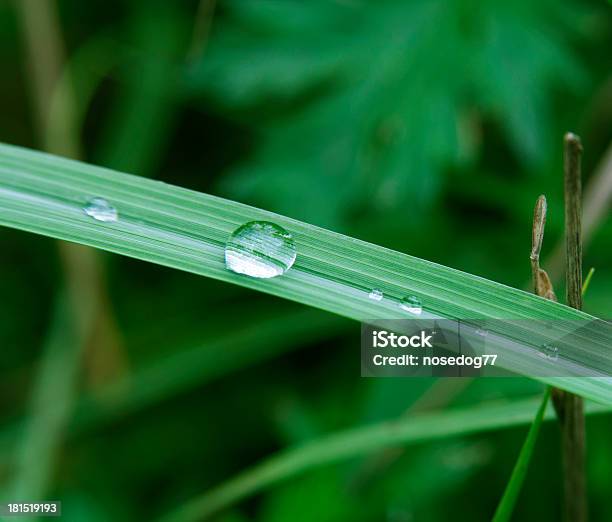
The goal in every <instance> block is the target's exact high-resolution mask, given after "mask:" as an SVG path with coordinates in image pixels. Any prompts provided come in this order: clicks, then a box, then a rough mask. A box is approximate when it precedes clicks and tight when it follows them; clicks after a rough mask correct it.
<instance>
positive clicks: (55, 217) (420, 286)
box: [0, 145, 612, 402]
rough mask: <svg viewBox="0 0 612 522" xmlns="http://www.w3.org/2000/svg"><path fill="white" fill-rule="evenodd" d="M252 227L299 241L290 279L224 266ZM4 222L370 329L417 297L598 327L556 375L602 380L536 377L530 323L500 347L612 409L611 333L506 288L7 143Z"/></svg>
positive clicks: (428, 305)
mask: <svg viewBox="0 0 612 522" xmlns="http://www.w3.org/2000/svg"><path fill="white" fill-rule="evenodd" d="M93 196H101V197H105V198H107V199H108V200H109V201H110V202H111V203H112V204H113V206H115V207H116V208H117V209H118V212H119V215H120V219H118V220H117V221H116V222H107V223H102V222H99V221H96V220H94V219H92V218H90V217H88V216H86V215H85V214H84V212H83V210H82V207H83V205H84V204H85V203H86V202H87V201H88V200H89V199H90V198H91V197H93ZM252 220H267V221H274V222H275V223H277V224H279V225H281V226H283V227H284V228H286V229H287V230H288V231H289V232H290V233H291V234H293V236H294V239H295V242H296V244H297V245H298V256H297V260H296V262H295V265H294V266H293V268H291V270H289V271H288V272H287V273H286V274H285V275H283V276H282V277H279V278H275V279H271V280H262V279H255V278H250V277H246V276H242V275H238V274H235V273H233V272H230V271H228V270H227V269H226V268H225V265H224V245H225V242H226V240H227V238H228V237H229V235H230V234H231V232H232V231H233V230H234V229H235V228H237V227H238V226H240V225H242V224H243V223H245V222H247V221H252ZM0 224H4V225H7V226H12V227H15V228H20V229H22V230H28V231H31V232H36V233H39V234H44V235H48V236H51V237H57V238H61V239H66V240H69V241H75V242H79V243H82V244H85V245H89V246H94V247H98V248H103V249H105V250H109V251H111V252H116V253H120V254H124V255H129V256H131V257H135V258H138V259H142V260H147V261H151V262H155V263H159V264H162V265H165V266H170V267H174V268H178V269H181V270H186V271H189V272H193V273H197V274H201V275H205V276H208V277H212V278H216V279H220V280H223V281H228V282H231V283H234V284H237V285H241V286H245V287H249V288H253V289H256V290H259V291H263V292H267V293H270V294H273V295H277V296H280V297H284V298H287V299H291V300H294V301H298V302H301V303H304V304H307V305H310V306H315V307H318V308H321V309H324V310H328V311H330V312H334V313H336V314H339V315H343V316H346V317H350V318H352V319H356V320H360V321H367V320H372V319H406V317H407V315H406V312H404V311H403V310H402V309H401V308H400V307H399V306H398V303H399V301H400V300H401V298H403V297H404V296H406V295H417V296H418V297H419V298H420V299H421V300H422V302H423V308H424V311H423V313H422V314H421V316H420V318H421V319H428V318H429V319H430V318H441V317H442V318H453V319H462V320H463V319H473V318H480V319H511V318H513V319H533V320H547V321H550V322H551V324H554V325H555V327H556V328H559V322H560V321H568V322H569V321H571V323H572V325H583V326H584V325H587V324H588V325H595V326H594V328H595V331H594V334H593V335H592V336H589V337H585V336H584V335H579V336H578V337H577V340H576V342H575V343H573V344H569V345H567V346H564V349H563V351H561V350H560V356H559V359H558V361H555V363H554V364H553V366H551V368H554V369H558V368H562V367H565V368H569V367H570V366H571V365H576V366H577V367H578V368H579V369H581V372H592V373H589V374H590V375H595V377H588V378H587V377H572V376H569V377H539V376H537V374H541V373H542V368H543V367H546V365H547V364H552V363H547V362H546V360H544V359H542V358H541V357H540V356H539V348H540V346H541V343H542V339H543V337H542V335H544V334H543V333H542V332H541V331H539V330H541V328H540V329H539V330H538V329H536V328H535V327H533V326H530V323H529V322H528V321H521V322H520V323H519V322H516V321H515V322H512V323H509V324H508V325H507V326H506V324H505V323H504V324H503V325H502V326H498V328H506V330H504V331H501V332H499V333H500V335H502V336H503V337H502V340H503V341H504V342H505V341H508V340H510V341H511V342H512V343H513V346H514V347H515V349H514V351H513V349H509V348H501V346H496V345H495V344H491V345H490V346H491V348H492V349H496V348H497V349H499V350H500V351H501V352H503V355H504V358H505V359H504V361H505V362H503V364H502V366H503V367H504V368H506V369H508V370H510V371H515V372H517V373H520V374H523V375H528V376H529V375H532V374H535V375H536V376H535V378H538V379H539V380H541V381H543V382H547V383H549V384H553V385H555V386H557V387H560V388H565V389H568V390H570V391H573V392H575V393H577V394H581V395H584V396H585V397H588V398H591V399H593V400H599V401H603V402H612V379H611V378H610V377H608V375H610V373H611V371H612V358H611V357H610V355H609V350H607V347H608V346H609V344H610V338H612V325H611V324H609V323H605V322H603V321H596V320H595V318H593V317H591V316H589V315H588V314H585V313H584V312H581V311H578V310H573V309H571V308H569V307H566V306H563V305H561V304H559V303H553V302H550V301H547V300H545V299H541V298H539V297H537V296H533V295H531V294H528V293H526V292H522V291H520V290H516V289H512V288H509V287H506V286H504V285H501V284H499V283H495V282H492V281H488V280H485V279H482V278H479V277H476V276H473V275H470V274H466V273H463V272H459V271H457V270H453V269H450V268H447V267H443V266H440V265H436V264H435V263H431V262H428V261H425V260H422V259H418V258H415V257H412V256H408V255H406V254H401V253H399V252H395V251H391V250H388V249H385V248H383V247H379V246H376V245H373V244H369V243H365V242H362V241H359V240H356V239H353V238H349V237H346V236H342V235H340V234H336V233H333V232H330V231H327V230H323V229H320V228H318V227H315V226H312V225H308V224H306V223H301V222H299V221H296V220H293V219H290V218H287V217H283V216H279V215H276V214H272V213H270V212H265V211H263V210H259V209H256V208H253V207H249V206H246V205H242V204H239V203H236V202H232V201H228V200H224V199H220V198H216V197H213V196H210V195H207V194H201V193H196V192H193V191H190V190H186V189H182V188H179V187H174V186H171V185H168V184H165V183H161V182H157V181H152V180H148V179H144V178H139V177H135V176H129V175H126V174H122V173H119V172H115V171H112V170H109V169H102V168H99V167H95V166H92V165H87V164H84V163H79V162H75V161H71V160H67V159H63V158H58V157H55V156H50V155H47V154H42V153H39V152H34V151H31V150H27V149H21V148H18V147H12V146H8V145H0ZM372 288H379V289H381V290H382V291H383V292H384V294H385V296H386V298H385V299H383V300H382V301H380V302H375V301H373V300H371V299H368V298H367V296H368V293H369V292H370V290H371V289H372ZM236 320H239V318H236ZM497 324H499V323H497ZM495 337H496V336H495V335H494V336H491V335H490V336H489V337H488V342H489V343H495V342H500V341H499V340H498V341H495ZM544 339H546V338H545V337H544ZM502 344H503V343H502ZM506 346H507V344H506ZM504 365H505V366H504ZM564 365H565V366H564ZM569 375H584V373H571V372H570V373H569Z"/></svg>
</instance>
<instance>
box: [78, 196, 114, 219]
mask: <svg viewBox="0 0 612 522" xmlns="http://www.w3.org/2000/svg"><path fill="white" fill-rule="evenodd" d="M83 212H85V214H87V215H88V216H91V217H92V218H94V219H95V220H97V221H104V222H105V223H106V222H111V221H117V217H118V214H117V209H116V208H115V207H113V206H112V205H111V204H110V203H109V202H108V201H106V200H105V199H104V198H99V197H95V198H91V199H90V200H89V201H88V202H87V205H85V206H84V207H83Z"/></svg>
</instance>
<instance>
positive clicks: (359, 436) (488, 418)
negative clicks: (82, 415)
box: [162, 399, 610, 522]
mask: <svg viewBox="0 0 612 522" xmlns="http://www.w3.org/2000/svg"><path fill="white" fill-rule="evenodd" d="M538 401H539V399H527V400H521V401H516V402H512V403H509V404H499V403H495V404H484V405H478V406H472V407H470V408H466V409H463V410H447V411H441V412H436V413H428V414H422V415H414V416H410V417H407V418H402V419H400V420H396V421H392V422H383V423H380V424H374V425H371V426H367V427H362V428H354V429H351V430H347V431H344V432H340V433H334V434H331V435H328V436H327V437H323V438H320V439H317V440H315V441H312V442H310V443H306V444H304V445H302V446H299V447H297V448H294V449H288V450H285V451H284V452H281V453H279V454H276V455H275V456H273V457H271V458H269V459H267V460H265V461H263V462H261V463H260V464H257V465H255V466H254V467H252V468H250V469H248V470H246V471H244V472H242V473H240V474H239V475H237V476H236V477H234V478H232V479H230V480H228V481H227V482H224V483H223V484H221V485H220V486H218V487H216V488H214V489H212V490H211V491H209V492H207V493H205V494H203V495H201V496H199V497H196V498H194V499H192V500H190V501H189V502H187V503H186V504H184V505H183V506H182V507H181V508H179V509H177V510H176V511H174V512H172V513H170V514H169V515H168V516H167V517H164V518H163V519H162V520H163V522H174V521H177V522H178V521H181V522H188V521H191V520H204V519H207V518H208V517H210V516H211V515H212V514H214V513H216V512H217V511H219V510H221V509H223V508H225V507H227V506H230V505H232V504H234V503H236V502H238V501H240V500H243V499H245V498H247V497H249V496H251V495H253V494H255V493H257V492H259V491H261V490H263V489H266V488H268V487H270V486H273V485H275V484H278V483H279V482H281V481H283V480H287V479H289V478H291V477H295V476H297V475H299V474H301V473H304V472H306V471H309V470H311V469H315V468H317V467H319V466H323V465H328V464H332V463H337V462H342V461H344V460H347V459H350V458H354V457H359V456H362V455H366V454H368V453H372V452H376V451H379V450H382V449H385V448H392V447H397V446H400V445H406V444H415V443H419V442H425V441H432V440H437V439H442V438H446V437H453V436H456V435H466V434H470V433H482V432H484V431H492V430H496V429H501V428H509V427H512V426H518V425H521V424H525V423H527V422H529V421H530V419H531V417H532V415H533V410H534V408H535V407H536V405H537V403H538ZM609 408H610V407H609V406H605V407H604V406H598V405H595V404H591V405H590V406H589V407H588V408H587V411H589V410H590V411H591V412H593V413H594V412H596V411H609ZM554 417H555V414H554V412H553V411H552V409H551V408H549V409H548V410H546V412H545V413H544V418H546V419H553V418H554Z"/></svg>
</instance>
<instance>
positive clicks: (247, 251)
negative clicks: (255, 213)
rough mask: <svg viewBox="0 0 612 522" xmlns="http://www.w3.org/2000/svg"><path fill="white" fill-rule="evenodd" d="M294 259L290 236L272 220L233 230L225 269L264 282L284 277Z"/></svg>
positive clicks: (226, 247) (229, 240) (252, 223)
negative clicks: (271, 221) (263, 280)
mask: <svg viewBox="0 0 612 522" xmlns="http://www.w3.org/2000/svg"><path fill="white" fill-rule="evenodd" d="M295 256H296V250H295V243H294V241H293V238H292V237H291V234H289V232H287V231H286V230H285V229H284V228H282V227H280V226H278V225H276V224H274V223H270V222H269V221H250V222H249V223H245V224H244V225H242V226H240V227H238V228H237V229H236V230H234V232H233V233H232V235H231V236H230V238H229V239H228V241H227V244H226V245H225V266H226V267H227V268H228V269H229V270H231V271H232V272H236V273H237V274H245V275H248V276H251V277H257V278H261V279H269V278H271V277H276V276H279V275H282V274H284V273H285V272H286V271H287V270H289V269H290V268H291V266H292V265H293V262H294V261H295Z"/></svg>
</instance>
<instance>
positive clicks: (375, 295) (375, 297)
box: [368, 288, 383, 301]
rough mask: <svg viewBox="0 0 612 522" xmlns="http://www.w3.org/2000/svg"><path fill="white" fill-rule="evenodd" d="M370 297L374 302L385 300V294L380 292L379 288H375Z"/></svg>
mask: <svg viewBox="0 0 612 522" xmlns="http://www.w3.org/2000/svg"><path fill="white" fill-rule="evenodd" d="M368 297H369V298H370V299H372V301H381V300H382V298H383V293H382V291H381V290H378V288H375V289H374V290H372V291H371V292H370V294H369V295H368Z"/></svg>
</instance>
